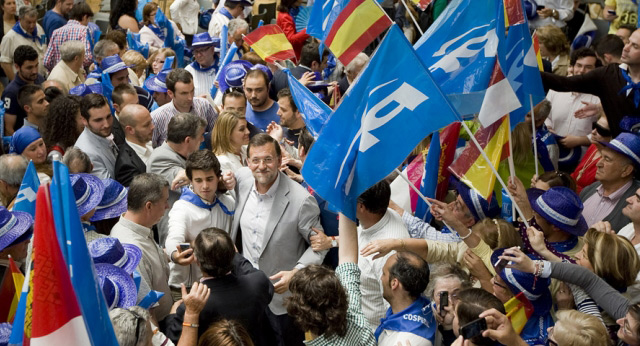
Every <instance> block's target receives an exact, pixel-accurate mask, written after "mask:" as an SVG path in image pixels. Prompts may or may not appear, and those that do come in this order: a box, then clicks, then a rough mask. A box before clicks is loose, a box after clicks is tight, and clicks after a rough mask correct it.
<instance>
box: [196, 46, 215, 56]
mask: <svg viewBox="0 0 640 346" xmlns="http://www.w3.org/2000/svg"><path fill="white" fill-rule="evenodd" d="M209 48H211V47H207V48H200V49H194V50H193V55H194V56H195V55H200V54H206V53H208V52H209Z"/></svg>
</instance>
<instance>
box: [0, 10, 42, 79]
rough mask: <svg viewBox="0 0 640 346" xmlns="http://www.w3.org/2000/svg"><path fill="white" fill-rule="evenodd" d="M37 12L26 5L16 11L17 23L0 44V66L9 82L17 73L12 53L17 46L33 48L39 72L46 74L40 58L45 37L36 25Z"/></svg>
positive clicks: (5, 34) (40, 28)
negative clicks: (36, 56)
mask: <svg viewBox="0 0 640 346" xmlns="http://www.w3.org/2000/svg"><path fill="white" fill-rule="evenodd" d="M37 19H38V10H36V9H35V8H34V7H33V6H31V5H26V6H23V7H21V8H20V10H19V11H18V23H16V24H17V25H15V26H14V27H13V29H11V30H9V32H5V33H4V37H3V38H2V42H1V43H0V66H2V69H3V70H4V73H5V74H6V75H7V78H8V79H9V80H12V79H13V77H14V76H15V74H16V73H17V72H18V66H15V65H14V59H13V53H14V52H15V51H16V49H17V48H18V47H19V46H22V45H27V46H31V47H33V49H35V50H36V53H37V55H38V64H39V65H38V66H39V72H40V74H42V75H45V74H46V73H47V71H46V69H45V68H44V65H43V64H42V58H43V57H44V52H45V51H46V50H47V45H46V44H45V42H44V41H45V35H44V30H42V27H41V26H40V25H39V24H38V23H36V21H37Z"/></svg>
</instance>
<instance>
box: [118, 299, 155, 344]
mask: <svg viewBox="0 0 640 346" xmlns="http://www.w3.org/2000/svg"><path fill="white" fill-rule="evenodd" d="M109 317H110V318H111V323H112V324H113V330H114V331H115V333H116V339H118V344H120V346H147V345H146V342H147V339H148V338H149V336H150V334H153V330H152V329H151V328H147V321H150V318H151V315H150V314H149V312H148V311H147V310H145V309H143V308H141V307H139V306H132V307H130V308H128V309H121V308H115V309H113V310H111V311H109ZM138 325H140V328H138ZM136 331H137V332H138V335H136Z"/></svg>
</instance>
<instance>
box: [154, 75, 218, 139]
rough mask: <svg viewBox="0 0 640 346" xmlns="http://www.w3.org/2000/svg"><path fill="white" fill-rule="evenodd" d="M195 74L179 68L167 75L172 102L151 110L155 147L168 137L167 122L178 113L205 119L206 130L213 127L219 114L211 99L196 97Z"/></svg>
mask: <svg viewBox="0 0 640 346" xmlns="http://www.w3.org/2000/svg"><path fill="white" fill-rule="evenodd" d="M194 90H195V87H194V84H193V76H192V75H191V73H189V71H187V70H185V69H182V68H178V69H175V70H173V71H171V72H170V73H169V74H168V75H167V93H168V94H169V96H170V97H171V102H169V103H167V104H165V105H164V106H162V107H160V108H158V109H156V110H155V111H153V112H151V118H152V119H153V125H154V126H155V130H154V132H153V143H152V144H153V147H154V148H156V147H158V146H160V145H162V143H164V141H165V140H166V139H167V136H168V131H167V124H168V123H169V121H170V120H171V118H173V117H174V116H175V115H176V114H178V113H191V114H195V115H197V116H198V117H200V118H202V119H204V120H205V121H206V123H207V126H206V128H205V132H210V131H211V130H212V129H213V124H214V123H215V121H216V119H217V118H218V114H217V113H216V111H215V110H214V109H213V106H211V104H210V103H209V101H207V100H205V99H203V98H200V97H194Z"/></svg>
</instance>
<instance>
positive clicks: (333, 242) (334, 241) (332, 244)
mask: <svg viewBox="0 0 640 346" xmlns="http://www.w3.org/2000/svg"><path fill="white" fill-rule="evenodd" d="M331 247H338V240H337V239H336V237H334V236H331Z"/></svg>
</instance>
